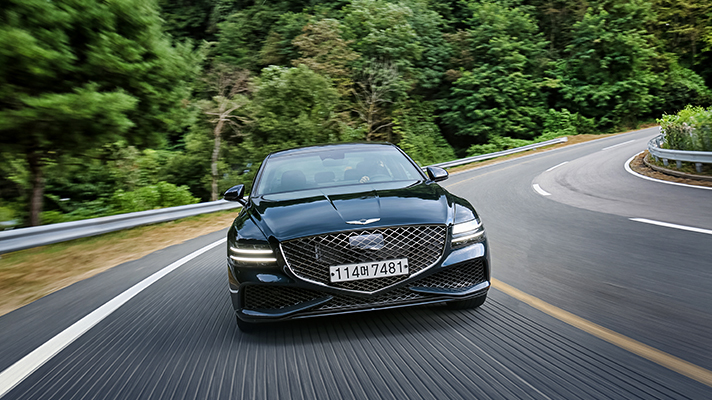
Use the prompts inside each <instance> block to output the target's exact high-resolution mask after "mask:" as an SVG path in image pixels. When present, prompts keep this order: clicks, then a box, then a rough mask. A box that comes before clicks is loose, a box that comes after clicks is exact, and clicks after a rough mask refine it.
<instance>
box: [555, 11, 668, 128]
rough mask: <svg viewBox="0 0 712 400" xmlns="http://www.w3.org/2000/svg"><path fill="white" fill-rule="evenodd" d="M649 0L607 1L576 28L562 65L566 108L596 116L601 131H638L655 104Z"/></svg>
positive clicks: (560, 71) (653, 52)
mask: <svg viewBox="0 0 712 400" xmlns="http://www.w3.org/2000/svg"><path fill="white" fill-rule="evenodd" d="M651 18H652V14H651V10H650V4H649V3H648V2H647V1H645V0H633V1H620V0H616V1H608V2H605V1H602V2H600V3H599V4H598V5H597V6H596V7H591V8H589V9H588V10H587V11H586V14H585V15H584V18H583V20H581V21H580V22H578V23H576V24H575V25H574V27H573V29H574V30H573V33H572V36H573V41H572V43H571V44H570V45H569V46H568V47H567V55H568V57H567V58H566V59H563V60H560V61H559V62H558V64H557V72H556V74H557V78H559V79H560V81H561V87H560V91H561V94H562V95H563V98H564V100H563V102H562V107H563V108H567V109H569V110H573V111H575V112H579V113H580V114H582V115H586V116H589V117H595V118H596V120H597V122H598V123H599V125H600V126H602V127H613V126H615V125H617V124H620V123H623V124H625V125H628V126H634V125H635V121H636V120H637V118H638V116H640V115H642V114H644V113H646V112H648V111H649V110H650V107H651V105H652V104H653V96H652V94H651V93H650V90H651V88H652V87H655V86H656V85H659V82H658V78H657V77H656V76H655V74H653V73H652V71H651V61H652V58H653V57H654V56H655V50H654V48H653V46H652V44H651V39H652V38H651V36H650V35H649V34H647V33H646V30H645V26H646V24H647V23H648V22H649V21H650V19H651Z"/></svg>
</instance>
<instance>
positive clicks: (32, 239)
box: [0, 137, 568, 254]
mask: <svg viewBox="0 0 712 400" xmlns="http://www.w3.org/2000/svg"><path fill="white" fill-rule="evenodd" d="M567 140H568V139H567V138H566V137H561V138H557V139H552V140H548V141H546V142H541V143H534V144H530V145H527V146H523V147H518V148H516V149H509V150H503V151H498V152H496V153H489V154H483V155H480V156H474V157H467V158H462V159H459V160H454V161H448V162H444V163H439V164H433V165H432V166H434V167H441V168H450V167H456V166H458V165H465V164H470V163H473V162H477V161H483V160H489V159H491V158H496V157H501V156H506V155H509V154H514V153H519V152H522V151H527V150H532V149H536V148H539V147H544V146H550V145H552V144H557V143H564V142H566V141H567ZM238 207H241V204H239V203H236V202H231V201H225V200H218V201H213V202H208V203H198V204H190V205H187V206H179V207H170V208H162V209H159V210H150V211H140V212H135V213H128V214H120V215H112V216H110V217H100V218H92V219H85V220H82V221H74V222H62V223H58V224H51V225H43V226H35V227H31V228H21V229H13V230H9V231H0V254H3V253H9V252H11V251H17V250H23V249H28V248H31V247H37V246H44V245H47V244H52V243H58V242H63V241H66V240H72V239H78V238H83V237H89V236H95V235H101V234H103V233H108V232H114V231H119V230H122V229H129V228H135V227H137V226H141V225H149V224H155V223H158V222H166V221H172V220H176V219H180V218H185V217H190V216H193V215H199V214H207V213H211V212H216V211H222V210H229V209H232V208H238Z"/></svg>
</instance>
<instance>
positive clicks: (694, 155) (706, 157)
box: [648, 135, 712, 172]
mask: <svg viewBox="0 0 712 400" xmlns="http://www.w3.org/2000/svg"><path fill="white" fill-rule="evenodd" d="M663 142H664V139H663V135H658V136H656V137H654V138H652V139H650V141H649V142H648V152H649V153H650V154H652V155H653V157H655V161H660V160H663V164H665V166H666V167H667V165H668V161H669V160H673V161H675V162H676V163H677V168H678V169H680V168H682V162H683V161H684V162H691V163H695V169H696V170H697V172H702V164H712V152H709V151H683V150H670V149H662V148H660V145H661V144H662V143H663Z"/></svg>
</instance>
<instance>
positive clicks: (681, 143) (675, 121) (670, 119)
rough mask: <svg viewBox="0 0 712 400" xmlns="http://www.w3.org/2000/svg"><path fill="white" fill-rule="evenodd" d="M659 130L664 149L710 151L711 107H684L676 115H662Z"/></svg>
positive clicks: (711, 138) (711, 135)
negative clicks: (663, 139)
mask: <svg viewBox="0 0 712 400" xmlns="http://www.w3.org/2000/svg"><path fill="white" fill-rule="evenodd" d="M658 121H659V122H660V128H661V130H662V132H663V134H664V138H665V141H664V147H665V148H667V149H672V150H686V151H712V107H710V108H708V109H706V110H705V109H704V108H702V107H691V106H688V107H685V109H684V110H681V111H680V112H678V113H677V114H672V115H664V116H663V117H662V118H661V119H659V120H658Z"/></svg>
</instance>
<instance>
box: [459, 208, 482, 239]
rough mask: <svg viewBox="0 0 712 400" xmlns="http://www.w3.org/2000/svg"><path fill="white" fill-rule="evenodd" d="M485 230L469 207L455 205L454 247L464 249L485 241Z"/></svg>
mask: <svg viewBox="0 0 712 400" xmlns="http://www.w3.org/2000/svg"><path fill="white" fill-rule="evenodd" d="M484 235H485V229H484V227H483V226H482V221H480V220H479V219H478V218H477V216H476V215H475V213H473V212H472V210H470V209H469V208H467V207H464V206H461V205H459V204H457V205H455V224H454V225H453V226H452V247H462V246H465V245H469V244H473V243H477V242H479V241H481V240H482V239H484Z"/></svg>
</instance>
